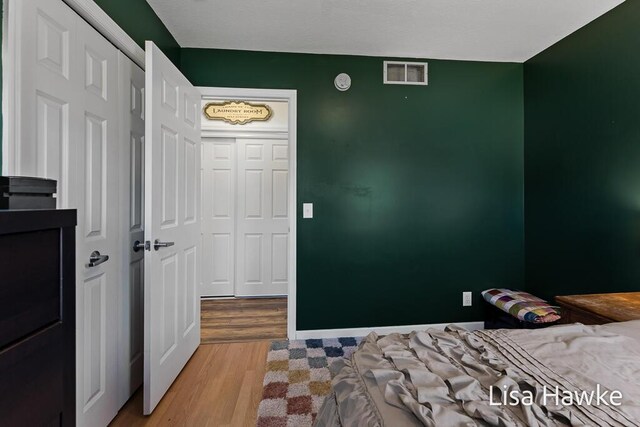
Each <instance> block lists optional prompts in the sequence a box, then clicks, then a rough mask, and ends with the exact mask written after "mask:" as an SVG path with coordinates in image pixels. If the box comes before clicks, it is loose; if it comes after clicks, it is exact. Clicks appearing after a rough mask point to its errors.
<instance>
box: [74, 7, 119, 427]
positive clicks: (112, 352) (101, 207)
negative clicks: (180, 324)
mask: <svg viewBox="0 0 640 427" xmlns="http://www.w3.org/2000/svg"><path fill="white" fill-rule="evenodd" d="M77 22H78V25H77V28H78V33H77V34H78V41H79V52H77V54H76V55H77V56H76V58H77V59H79V60H80V61H81V70H82V74H81V79H80V85H81V94H82V100H83V104H82V105H83V107H82V116H83V117H82V122H81V127H82V136H81V138H80V139H79V141H78V142H79V143H78V144H74V145H75V148H74V149H75V150H76V154H77V156H78V157H77V160H78V161H77V163H76V167H75V168H74V167H71V169H70V170H71V171H72V172H71V174H70V179H71V180H72V182H73V183H76V185H77V186H78V187H77V190H76V191H77V192H78V194H77V197H78V205H77V206H78V227H77V230H76V234H77V241H78V243H77V245H76V252H77V268H78V270H79V274H78V278H79V279H80V281H79V283H78V289H77V291H76V301H77V305H76V310H77V323H76V325H77V326H76V327H77V330H78V353H77V355H78V360H77V363H78V364H79V369H78V371H77V375H78V388H77V398H78V403H79V405H78V408H77V409H78V424H79V425H90V426H101V425H106V424H108V423H109V421H111V419H113V417H114V416H115V415H116V413H117V411H118V408H119V405H118V400H117V393H118V391H117V381H118V366H117V360H118V327H117V325H118V324H119V319H118V310H117V307H118V293H119V292H118V289H119V285H120V282H121V270H122V262H121V257H120V253H121V251H122V249H121V248H122V239H121V232H120V228H119V227H120V223H119V215H120V207H119V202H120V200H119V188H118V187H119V175H120V166H119V151H120V137H121V135H120V130H119V124H118V122H119V105H118V55H117V49H116V48H115V47H114V46H113V45H112V44H111V43H109V42H108V41H107V40H106V39H104V38H103V37H102V36H101V35H100V34H98V33H97V32H96V31H95V30H94V29H93V28H92V27H91V26H89V24H87V23H86V22H85V21H84V20H82V19H80V18H79V17H78V20H77ZM92 256H95V257H96V258H95V262H96V264H97V265H96V266H93V267H92V266H91V257H92ZM106 257H108V259H107V258H106ZM100 262H101V263H100Z"/></svg>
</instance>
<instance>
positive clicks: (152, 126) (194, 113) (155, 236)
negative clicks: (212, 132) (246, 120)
mask: <svg viewBox="0 0 640 427" xmlns="http://www.w3.org/2000/svg"><path fill="white" fill-rule="evenodd" d="M145 87H146V94H145V98H146V102H145V106H146V122H145V129H146V130H145V135H146V138H145V176H146V179H145V226H144V233H145V238H146V240H147V241H149V242H150V244H151V248H150V249H151V250H150V251H148V252H146V256H145V263H144V398H143V407H144V413H145V414H149V413H151V412H152V411H153V409H154V408H155V407H156V405H157V404H158V402H159V401H160V399H161V398H162V396H163V395H164V393H165V392H166V391H167V389H168V388H169V386H170V385H171V384H172V383H173V381H174V380H175V378H176V377H177V376H178V374H179V373H180V370H181V369H182V368H183V367H184V365H185V364H186V363H187V361H188V360H189V358H190V357H191V355H192V354H193V352H194V351H195V350H196V348H197V347H198V345H199V344H200V295H199V282H200V266H199V259H200V253H199V249H200V155H201V148H200V144H201V143H200V107H199V106H200V92H199V91H198V90H197V89H195V88H194V87H193V86H192V85H191V84H190V83H189V81H188V80H187V79H186V78H185V77H184V76H183V75H182V74H181V73H180V71H179V70H178V69H177V68H176V67H175V66H174V65H173V64H172V63H171V61H169V59H167V58H166V57H165V56H164V54H163V53H162V52H161V51H160V49H158V47H157V46H155V45H154V44H153V43H152V42H147V44H146V84H145Z"/></svg>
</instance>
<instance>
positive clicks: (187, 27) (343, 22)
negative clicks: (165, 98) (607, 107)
mask: <svg viewBox="0 0 640 427" xmlns="http://www.w3.org/2000/svg"><path fill="white" fill-rule="evenodd" d="M147 1H148V2H149V4H150V5H151V7H152V8H153V9H154V10H155V12H156V13H157V14H158V16H159V17H160V19H162V21H163V22H164V23H165V25H166V26H167V28H168V29H169V31H171V33H172V34H173V36H174V37H175V38H176V40H177V41H178V43H179V44H180V45H181V46H182V47H200V48H218V49H240V50H259V51H276V52H304V53H325V54H349V55H369V56H393V57H412V58H432V59H456V60H476V61H497V62H524V61H526V60H528V59H529V58H531V57H532V56H535V55H536V54H537V53H539V52H541V51H543V50H544V49H546V48H547V47H549V46H551V45H553V44H554V43H556V42H558V41H559V40H561V39H562V38H564V37H566V36H567V35H569V34H571V33H572V32H574V31H575V30H577V29H578V28H580V27H582V26H584V25H585V24H587V23H589V22H591V21H592V20H594V19H595V18H597V17H599V16H601V15H602V14H604V13H606V12H607V11H609V10H610V9H612V8H614V7H615V6H617V5H619V4H620V3H622V2H623V1H624V0H147Z"/></svg>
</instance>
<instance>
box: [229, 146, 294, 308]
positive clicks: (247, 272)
mask: <svg viewBox="0 0 640 427" xmlns="http://www.w3.org/2000/svg"><path fill="white" fill-rule="evenodd" d="M236 143H237V149H238V162H237V164H238V174H237V175H238V192H237V205H238V213H237V215H236V218H237V226H236V227H237V251H236V280H237V282H236V295H237V296H256V295H286V294H287V290H288V282H289V278H288V274H289V273H288V272H289V144H288V140H286V139H237V140H236Z"/></svg>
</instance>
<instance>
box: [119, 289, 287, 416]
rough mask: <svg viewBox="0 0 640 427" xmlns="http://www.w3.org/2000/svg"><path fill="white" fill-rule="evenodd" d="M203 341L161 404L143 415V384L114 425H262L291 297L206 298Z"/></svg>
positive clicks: (204, 302)
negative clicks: (267, 381) (268, 377)
mask: <svg viewBox="0 0 640 427" xmlns="http://www.w3.org/2000/svg"><path fill="white" fill-rule="evenodd" d="M201 327H202V345H200V347H198V349H197V350H196V352H195V353H194V355H193V356H192V357H191V360H189V363H187V365H186V366H185V368H184V369H183V370H182V372H181V373H180V375H179V376H178V378H177V379H176V381H175V382H174V383H173V385H172V386H171V388H169V391H168V392H167V394H166V395H165V396H164V398H163V399H162V400H161V401H160V403H159V404H158V407H157V408H156V410H155V411H154V412H153V414H151V415H150V416H148V417H145V416H143V415H142V390H141V389H140V390H138V391H137V392H136V394H135V395H134V396H133V397H132V398H131V399H130V400H129V401H128V402H127V403H126V405H125V406H124V407H123V408H122V409H121V410H120V412H119V413H118V415H117V416H116V418H115V419H114V420H113V421H112V422H111V424H110V426H114V427H121V426H122V427H129V426H131V427H137V426H197V427H200V426H212V427H242V426H251V427H254V426H255V425H256V415H257V412H258V405H259V404H260V399H261V397H262V380H263V378H264V374H265V371H266V360H267V353H268V351H269V345H270V343H271V340H274V339H286V337H287V299H286V298H256V299H225V300H205V301H202V313H201Z"/></svg>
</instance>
